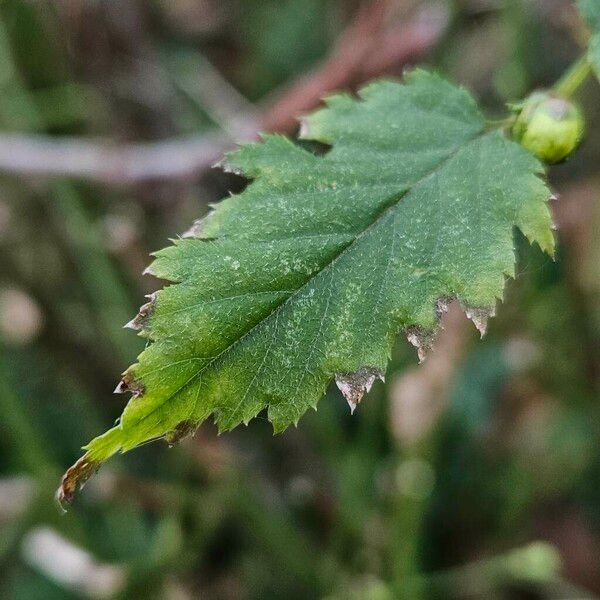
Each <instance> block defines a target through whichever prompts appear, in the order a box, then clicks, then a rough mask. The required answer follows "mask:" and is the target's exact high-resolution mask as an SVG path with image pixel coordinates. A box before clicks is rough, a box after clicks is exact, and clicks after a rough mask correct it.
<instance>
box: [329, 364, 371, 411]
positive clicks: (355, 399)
mask: <svg viewBox="0 0 600 600" xmlns="http://www.w3.org/2000/svg"><path fill="white" fill-rule="evenodd" d="M376 379H381V381H383V371H381V370H380V369H375V368H372V367H363V368H362V369H359V370H358V371H356V372H355V373H340V374H338V375H336V376H335V383H336V384H337V386H338V388H339V390H340V392H342V394H343V396H344V398H346V402H348V406H349V407H350V412H351V413H353V414H354V411H355V410H356V407H357V406H358V404H359V403H360V401H361V400H362V398H363V396H364V395H365V394H367V393H368V392H370V391H371V388H372V387H373V384H374V383H375V380H376Z"/></svg>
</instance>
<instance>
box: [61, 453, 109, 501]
mask: <svg viewBox="0 0 600 600" xmlns="http://www.w3.org/2000/svg"><path fill="white" fill-rule="evenodd" d="M100 465H101V463H100V462H98V461H95V460H89V458H88V455H87V454H85V455H84V456H82V457H81V458H80V459H79V460H78V461H77V462H76V463H75V464H74V465H73V466H72V467H71V468H70V469H69V470H68V471H67V472H66V473H65V474H64V475H63V478H62V480H61V482H60V487H59V488H58V490H57V491H56V500H57V502H58V503H59V505H60V506H61V508H62V509H63V510H66V509H67V506H68V505H69V504H71V503H72V502H73V499H74V498H75V494H76V492H77V490H78V489H81V488H82V487H83V486H84V485H85V482H86V481H87V480H88V479H89V478H90V477H91V476H92V475H93V474H94V473H96V471H97V470H98V469H99V468H100Z"/></svg>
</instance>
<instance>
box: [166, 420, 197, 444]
mask: <svg viewBox="0 0 600 600" xmlns="http://www.w3.org/2000/svg"><path fill="white" fill-rule="evenodd" d="M197 429H198V425H197V424H196V423H194V422H193V421H182V422H181V423H179V425H177V427H175V429H173V431H169V433H167V434H166V435H165V440H166V442H167V444H169V446H174V445H175V444H177V443H178V442H180V441H181V440H183V439H185V438H187V437H189V436H191V435H194V433H196V430H197Z"/></svg>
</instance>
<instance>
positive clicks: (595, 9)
mask: <svg viewBox="0 0 600 600" xmlns="http://www.w3.org/2000/svg"><path fill="white" fill-rule="evenodd" d="M577 6H578V7H579V11H580V12H581V14H582V15H583V17H584V18H585V20H586V21H587V22H588V24H589V26H590V27H591V29H592V37H591V39H590V43H589V51H588V53H589V54H588V56H589V59H590V62H591V63H592V67H593V68H594V71H595V72H596V75H597V76H598V78H599V79H600V0H578V2H577Z"/></svg>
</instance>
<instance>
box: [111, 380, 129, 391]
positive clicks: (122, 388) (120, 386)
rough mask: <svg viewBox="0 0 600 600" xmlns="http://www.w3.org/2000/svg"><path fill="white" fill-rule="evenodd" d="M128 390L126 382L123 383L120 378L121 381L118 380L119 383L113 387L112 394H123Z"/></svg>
mask: <svg viewBox="0 0 600 600" xmlns="http://www.w3.org/2000/svg"><path fill="white" fill-rule="evenodd" d="M128 390H129V386H128V385H127V383H125V381H123V380H122V379H121V381H119V383H118V384H117V387H116V388H115V389H114V391H113V394H124V393H125V392H127V391H128Z"/></svg>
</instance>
